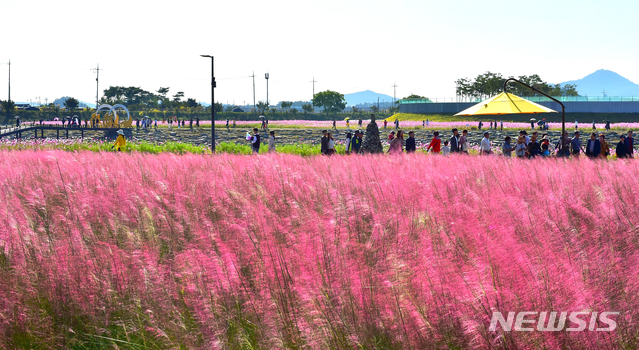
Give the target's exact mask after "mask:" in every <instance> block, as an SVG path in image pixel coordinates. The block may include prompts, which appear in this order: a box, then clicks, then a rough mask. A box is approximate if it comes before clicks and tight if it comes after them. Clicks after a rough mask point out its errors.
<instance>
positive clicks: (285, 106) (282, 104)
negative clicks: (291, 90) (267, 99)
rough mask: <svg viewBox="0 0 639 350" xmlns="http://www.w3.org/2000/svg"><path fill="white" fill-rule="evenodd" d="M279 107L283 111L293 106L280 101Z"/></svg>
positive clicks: (290, 103) (291, 103)
mask: <svg viewBox="0 0 639 350" xmlns="http://www.w3.org/2000/svg"><path fill="white" fill-rule="evenodd" d="M280 105H281V106H282V108H283V109H289V108H291V106H292V105H293V102H288V101H282V102H281V103H280Z"/></svg>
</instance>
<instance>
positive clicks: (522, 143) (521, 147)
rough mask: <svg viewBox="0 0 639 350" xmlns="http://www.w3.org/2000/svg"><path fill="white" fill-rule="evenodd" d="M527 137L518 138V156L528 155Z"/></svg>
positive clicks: (516, 148)
mask: <svg viewBox="0 0 639 350" xmlns="http://www.w3.org/2000/svg"><path fill="white" fill-rule="evenodd" d="M526 150H527V148H526V138H525V137H523V136H519V137H518V138H517V145H516V146H515V155H516V156H517V158H524V157H525V156H526Z"/></svg>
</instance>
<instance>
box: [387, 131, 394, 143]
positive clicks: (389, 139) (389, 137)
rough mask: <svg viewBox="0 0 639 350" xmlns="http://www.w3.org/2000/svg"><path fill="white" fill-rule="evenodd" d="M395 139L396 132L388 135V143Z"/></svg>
mask: <svg viewBox="0 0 639 350" xmlns="http://www.w3.org/2000/svg"><path fill="white" fill-rule="evenodd" d="M394 138H395V132H394V131H391V133H390V134H389V135H388V141H393V139H394Z"/></svg>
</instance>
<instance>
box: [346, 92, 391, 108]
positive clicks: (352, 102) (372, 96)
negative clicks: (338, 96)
mask: <svg viewBox="0 0 639 350" xmlns="http://www.w3.org/2000/svg"><path fill="white" fill-rule="evenodd" d="M378 97H379V102H380V103H381V102H382V101H386V102H393V96H388V95H384V94H378V93H377V92H374V91H370V90H366V91H360V92H354V93H352V94H346V95H344V98H345V99H346V103H347V105H346V106H347V107H352V106H356V105H359V104H365V103H377V98H378ZM398 99H399V98H398Z"/></svg>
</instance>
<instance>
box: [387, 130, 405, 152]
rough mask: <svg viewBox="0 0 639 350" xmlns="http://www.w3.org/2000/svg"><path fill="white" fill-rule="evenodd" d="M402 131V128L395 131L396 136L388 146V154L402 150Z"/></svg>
mask: <svg viewBox="0 0 639 350" xmlns="http://www.w3.org/2000/svg"><path fill="white" fill-rule="evenodd" d="M403 148H404V132H403V131H402V130H399V131H397V137H395V138H394V139H393V141H391V143H390V147H389V148H388V153H390V154H401V153H403V152H404V149H403Z"/></svg>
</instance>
